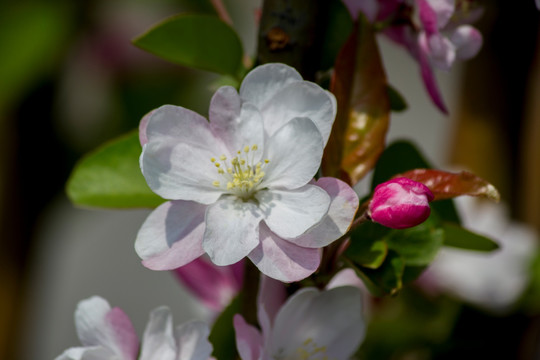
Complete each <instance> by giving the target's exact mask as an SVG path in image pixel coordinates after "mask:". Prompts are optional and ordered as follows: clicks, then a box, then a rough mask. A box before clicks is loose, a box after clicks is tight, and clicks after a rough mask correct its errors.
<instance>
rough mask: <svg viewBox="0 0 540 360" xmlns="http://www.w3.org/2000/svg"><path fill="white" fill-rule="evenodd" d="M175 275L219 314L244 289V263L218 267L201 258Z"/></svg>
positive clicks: (183, 267) (176, 270) (175, 271)
mask: <svg viewBox="0 0 540 360" xmlns="http://www.w3.org/2000/svg"><path fill="white" fill-rule="evenodd" d="M173 273H174V275H175V276H176V277H177V278H178V280H179V281H180V282H181V283H182V284H183V285H184V286H185V287H186V288H187V289H188V290H189V291H190V292H191V293H193V294H194V295H195V296H196V297H197V298H198V299H199V300H201V301H202V302H203V304H204V305H205V306H207V307H208V308H210V309H212V310H214V311H218V312H219V311H221V310H223V309H224V308H225V307H226V306H227V305H229V303H230V302H231V300H232V299H233V298H234V297H235V296H236V294H237V293H238V292H239V291H240V290H241V289H242V280H243V274H244V261H239V262H237V263H236V264H232V265H229V266H216V265H214V264H212V262H211V261H210V260H208V259H207V258H205V257H204V256H201V257H199V258H197V259H195V260H193V261H192V262H190V263H189V264H187V265H184V266H182V267H179V268H178V269H175V270H173Z"/></svg>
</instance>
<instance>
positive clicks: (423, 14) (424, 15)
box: [416, 0, 440, 36]
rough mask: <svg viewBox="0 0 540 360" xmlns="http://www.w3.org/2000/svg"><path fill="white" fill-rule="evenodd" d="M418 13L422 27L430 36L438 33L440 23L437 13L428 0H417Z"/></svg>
mask: <svg viewBox="0 0 540 360" xmlns="http://www.w3.org/2000/svg"><path fill="white" fill-rule="evenodd" d="M416 2H417V5H418V13H419V16H420V21H421V22H422V29H423V30H424V31H425V32H426V34H427V35H428V36H431V35H433V34H437V33H438V32H439V28H440V26H439V25H438V19H437V13H436V12H435V10H434V9H433V8H432V7H431V4H430V3H429V1H428V0H417V1H416Z"/></svg>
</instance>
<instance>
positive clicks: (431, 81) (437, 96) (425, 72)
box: [416, 36, 448, 114]
mask: <svg viewBox="0 0 540 360" xmlns="http://www.w3.org/2000/svg"><path fill="white" fill-rule="evenodd" d="M425 41H426V40H425V37H422V36H419V37H418V42H419V49H418V51H416V53H417V55H418V62H419V63H420V73H421V75H422V80H424V86H425V87H426V90H427V92H428V94H429V96H430V97H431V100H432V101H433V103H434V104H435V105H436V106H437V107H438V108H439V110H441V111H442V112H443V113H445V114H448V110H447V109H446V105H445V104H444V100H443V98H442V96H441V93H440V91H439V87H438V86H437V80H436V79H435V75H434V74H433V69H432V68H431V64H430V63H429V59H428V56H427V54H426V52H425V50H424V49H426V47H427V44H425Z"/></svg>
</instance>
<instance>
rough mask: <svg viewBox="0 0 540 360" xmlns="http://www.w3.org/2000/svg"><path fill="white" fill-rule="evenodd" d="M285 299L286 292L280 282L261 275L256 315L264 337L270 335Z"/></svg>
mask: <svg viewBox="0 0 540 360" xmlns="http://www.w3.org/2000/svg"><path fill="white" fill-rule="evenodd" d="M286 299H287V291H286V289H285V285H284V284H283V283H282V282H281V281H277V280H275V279H272V278H271V277H268V276H265V275H261V280H260V285H259V291H258V293H257V315H258V320H259V325H260V326H261V329H262V332H263V335H264V336H265V337H266V336H268V335H269V334H270V330H271V328H272V326H273V324H274V319H275V317H276V315H277V313H278V311H279V309H280V308H281V306H283V304H284V303H285V300H286Z"/></svg>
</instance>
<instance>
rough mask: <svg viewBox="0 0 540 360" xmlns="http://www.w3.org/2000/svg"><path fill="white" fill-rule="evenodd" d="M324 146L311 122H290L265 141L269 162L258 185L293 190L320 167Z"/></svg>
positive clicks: (298, 119) (294, 120)
mask: <svg viewBox="0 0 540 360" xmlns="http://www.w3.org/2000/svg"><path fill="white" fill-rule="evenodd" d="M323 148H324V145H323V139H322V137H321V134H320V132H319V130H318V129H317V126H316V125H315V124H314V123H313V121H311V120H309V119H306V118H296V119H293V120H291V121H289V122H288V123H287V124H285V125H283V126H282V127H281V128H280V129H279V130H278V131H277V132H276V133H275V134H274V135H272V137H270V138H269V139H268V141H267V144H266V146H265V150H266V154H265V158H266V159H269V160H270V162H269V163H268V164H267V166H266V168H265V172H266V175H265V177H264V178H263V181H262V183H261V185H260V187H261V188H264V187H284V188H286V189H295V188H298V187H300V186H302V185H305V184H307V183H308V182H309V181H310V180H311V179H313V176H314V175H315V173H316V172H317V170H318V169H319V166H320V164H321V158H322V153H323Z"/></svg>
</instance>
